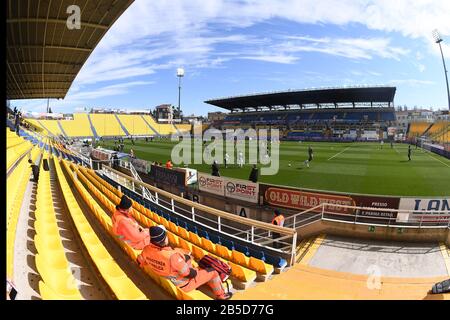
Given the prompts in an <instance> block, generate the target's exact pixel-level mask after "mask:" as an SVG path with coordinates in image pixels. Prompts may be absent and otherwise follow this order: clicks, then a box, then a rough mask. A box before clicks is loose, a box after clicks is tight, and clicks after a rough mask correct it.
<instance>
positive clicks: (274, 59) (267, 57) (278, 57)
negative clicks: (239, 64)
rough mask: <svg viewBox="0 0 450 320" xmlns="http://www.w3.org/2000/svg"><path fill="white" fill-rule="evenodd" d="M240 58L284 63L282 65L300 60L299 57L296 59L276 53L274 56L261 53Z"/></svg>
mask: <svg viewBox="0 0 450 320" xmlns="http://www.w3.org/2000/svg"><path fill="white" fill-rule="evenodd" d="M239 58H240V59H246V60H259V61H265V62H274V63H282V64H291V63H294V62H295V61H297V60H298V59H299V58H298V57H294V56H292V55H285V54H275V53H274V54H270V53H267V54H265V53H261V54H254V55H249V56H240V57H239Z"/></svg>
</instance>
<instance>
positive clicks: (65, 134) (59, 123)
mask: <svg viewBox="0 0 450 320" xmlns="http://www.w3.org/2000/svg"><path fill="white" fill-rule="evenodd" d="M57 123H58V127H59V130H61V132H62V134H63V136H64V137H66V138H68V137H69V136H68V135H67V133H66V132H65V131H64V128H63V126H62V125H61V122H59V120H57Z"/></svg>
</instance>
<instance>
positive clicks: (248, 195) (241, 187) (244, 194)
mask: <svg viewBox="0 0 450 320" xmlns="http://www.w3.org/2000/svg"><path fill="white" fill-rule="evenodd" d="M224 180H225V181H224V184H225V196H226V197H229V198H233V199H238V200H242V201H248V202H252V203H258V190H259V188H258V183H254V182H251V181H247V180H241V179H229V178H225V179H224Z"/></svg>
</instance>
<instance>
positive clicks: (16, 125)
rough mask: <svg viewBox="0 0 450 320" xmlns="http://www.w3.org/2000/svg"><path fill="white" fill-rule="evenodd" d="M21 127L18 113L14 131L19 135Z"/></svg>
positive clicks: (18, 113)
mask: <svg viewBox="0 0 450 320" xmlns="http://www.w3.org/2000/svg"><path fill="white" fill-rule="evenodd" d="M19 125H20V112H17V113H16V117H15V119H14V129H15V131H16V134H17V135H19Z"/></svg>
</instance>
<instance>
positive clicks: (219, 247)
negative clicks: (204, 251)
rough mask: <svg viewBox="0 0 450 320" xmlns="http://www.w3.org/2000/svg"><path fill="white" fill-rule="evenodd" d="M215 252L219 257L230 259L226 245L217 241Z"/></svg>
mask: <svg viewBox="0 0 450 320" xmlns="http://www.w3.org/2000/svg"><path fill="white" fill-rule="evenodd" d="M216 253H217V255H219V256H220V257H222V258H224V259H226V260H231V252H230V250H228V248H227V247H225V246H222V245H220V244H218V243H216Z"/></svg>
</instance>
